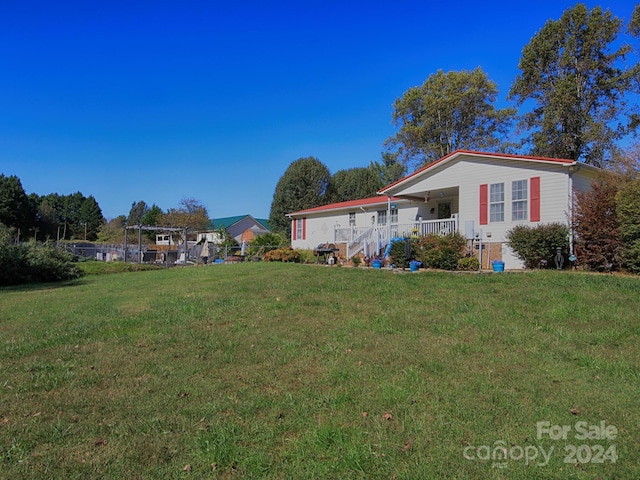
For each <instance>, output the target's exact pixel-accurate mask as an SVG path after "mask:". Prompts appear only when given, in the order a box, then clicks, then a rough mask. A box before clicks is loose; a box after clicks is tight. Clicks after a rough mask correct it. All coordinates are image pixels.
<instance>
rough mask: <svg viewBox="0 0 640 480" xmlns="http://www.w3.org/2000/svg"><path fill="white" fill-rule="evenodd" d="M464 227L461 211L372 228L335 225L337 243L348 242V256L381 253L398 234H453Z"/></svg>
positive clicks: (401, 236) (399, 235) (400, 235)
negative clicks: (441, 216) (437, 217)
mask: <svg viewBox="0 0 640 480" xmlns="http://www.w3.org/2000/svg"><path fill="white" fill-rule="evenodd" d="M459 230H460V225H459V221H458V214H457V213H454V214H452V215H451V216H450V217H449V218H443V219H435V220H424V219H422V218H419V219H418V220H416V221H414V222H409V223H398V224H391V225H372V226H370V227H368V228H362V227H361V228H358V227H346V228H341V227H335V229H334V243H336V244H340V243H345V244H346V256H347V258H351V257H353V256H354V255H357V254H359V253H363V254H364V255H365V256H373V255H379V254H380V253H381V252H382V251H383V250H384V249H385V248H386V246H387V245H388V244H389V243H390V242H391V240H393V239H394V238H408V237H423V236H426V235H432V234H435V235H449V234H451V233H454V232H458V231H459Z"/></svg>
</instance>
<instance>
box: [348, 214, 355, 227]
mask: <svg viewBox="0 0 640 480" xmlns="http://www.w3.org/2000/svg"><path fill="white" fill-rule="evenodd" d="M349 226H350V227H355V226H356V212H349Z"/></svg>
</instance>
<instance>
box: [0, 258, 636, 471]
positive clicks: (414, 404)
mask: <svg viewBox="0 0 640 480" xmlns="http://www.w3.org/2000/svg"><path fill="white" fill-rule="evenodd" d="M639 312H640V279H638V278H631V277H621V276H616V275H588V274H580V273H569V272H554V271H549V272H529V273H513V274H511V273H506V274H482V275H480V274H448V273H431V272H427V273H424V272H420V273H414V274H410V273H405V274H396V273H393V272H390V271H384V270H382V271H380V270H369V269H363V268H361V269H348V268H339V267H334V268H328V267H319V266H310V265H291V264H266V263H252V264H237V265H213V266H208V267H197V268H195V267H194V268H174V269H169V270H156V271H143V272H129V273H114V274H111V275H91V276H88V277H85V278H83V279H81V280H79V281H77V282H73V283H70V284H66V285H47V286H29V287H21V288H12V289H0V450H1V453H2V456H1V460H0V462H1V464H0V478H7V479H9V478H10V479H19V478H30V479H38V478H55V479H62V478H64V479H70V478H82V479H87V478H122V479H130V478H149V479H157V478H163V479H165V478H231V477H233V478H276V479H302V478H331V479H342V478H382V479H391V478H397V479H405V478H415V479H427V478H428V479H439V478H459V479H487V478H492V479H537V478H539V479H551V478H557V479H569V478H575V479H591V480H593V479H595V478H602V479H611V478H619V479H632V478H640V449H638V444H637V441H638V439H640V409H639V408H638V404H639V401H640V375H639V373H640V342H639V338H638V337H639V333H640V320H638V319H639V318H640V314H639ZM542 422H547V423H542ZM579 422H581V423H579ZM602 422H604V426H605V429H604V432H601V428H600V427H601V426H602ZM563 427H564V428H565V432H566V438H562V437H561V436H560V435H558V436H555V435H556V434H558V433H559V432H562V428H563ZM567 428H569V429H570V430H568V431H567ZM583 430H587V431H588V432H589V433H590V436H591V437H592V438H587V439H583V438H576V436H577V435H578V437H580V434H581V433H583ZM614 430H615V433H614ZM539 431H540V432H539ZM538 433H540V435H538ZM549 433H550V434H551V435H553V436H554V437H553V438H552V437H551V436H550V434H549ZM605 434H606V435H605ZM505 451H506V458H501V457H504V456H505V455H504V452H505ZM549 452H551V453H549ZM543 455H547V457H544V456H543ZM494 457H495V458H494ZM565 460H567V461H571V460H574V461H575V460H578V463H565Z"/></svg>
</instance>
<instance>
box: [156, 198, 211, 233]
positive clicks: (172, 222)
mask: <svg viewBox="0 0 640 480" xmlns="http://www.w3.org/2000/svg"><path fill="white" fill-rule="evenodd" d="M158 220H159V223H160V224H161V225H163V226H167V227H187V228H188V229H189V230H190V231H192V232H194V231H201V230H206V228H207V226H208V225H209V213H208V212H207V208H206V207H205V206H204V205H202V203H201V202H200V201H199V200H196V199H195V198H183V199H182V200H180V206H179V207H178V208H170V209H169V210H167V211H166V212H165V213H164V214H163V215H162V216H161V217H160V218H159V219H158Z"/></svg>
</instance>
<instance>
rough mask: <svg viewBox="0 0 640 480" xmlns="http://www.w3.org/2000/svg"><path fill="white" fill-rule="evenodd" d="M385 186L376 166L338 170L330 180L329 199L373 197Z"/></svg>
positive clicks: (344, 199)
mask: <svg viewBox="0 0 640 480" xmlns="http://www.w3.org/2000/svg"><path fill="white" fill-rule="evenodd" d="M384 186H385V184H383V183H382V179H381V177H380V174H379V173H378V172H377V171H376V170H375V169H374V168H371V167H358V168H349V169H346V170H338V171H337V172H336V173H334V174H333V175H332V176H331V179H330V180H329V187H328V190H327V199H328V201H329V202H330V203H333V202H346V201H348V200H357V199H360V198H367V197H373V196H375V194H376V192H377V191H378V190H380V189H381V188H382V187H384Z"/></svg>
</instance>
